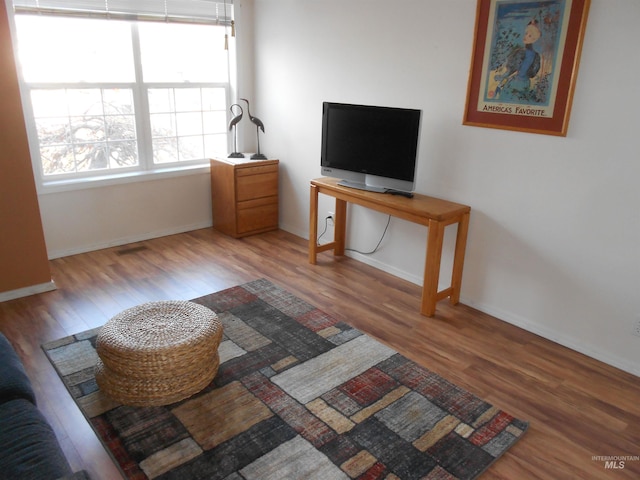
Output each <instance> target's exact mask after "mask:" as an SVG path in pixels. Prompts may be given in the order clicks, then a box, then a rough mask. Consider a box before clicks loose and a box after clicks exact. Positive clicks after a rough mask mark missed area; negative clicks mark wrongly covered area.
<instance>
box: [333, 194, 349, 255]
mask: <svg viewBox="0 0 640 480" xmlns="http://www.w3.org/2000/svg"><path fill="white" fill-rule="evenodd" d="M334 221H335V226H334V230H333V240H334V242H335V247H334V249H333V254H334V255H344V248H345V244H346V241H347V240H346V237H347V202H346V201H344V200H340V199H338V198H336V216H335V218H334Z"/></svg>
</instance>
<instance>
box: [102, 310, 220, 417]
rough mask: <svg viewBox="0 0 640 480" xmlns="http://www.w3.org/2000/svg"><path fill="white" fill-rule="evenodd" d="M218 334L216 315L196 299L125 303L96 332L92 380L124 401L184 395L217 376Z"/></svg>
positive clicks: (142, 402) (161, 401)
mask: <svg viewBox="0 0 640 480" xmlns="http://www.w3.org/2000/svg"><path fill="white" fill-rule="evenodd" d="M221 339H222V324H221V323H220V322H219V321H218V317H217V315H216V314H215V313H214V312H212V311H211V310H210V309H208V308H206V307H204V306H202V305H198V304H197V303H193V302H187V301H162V302H150V303H144V304H142V305H139V306H137V307H133V308H129V309H127V310H125V311H123V312H121V313H119V314H118V315H116V316H115V317H113V318H112V319H110V320H109V321H108V322H107V323H106V324H105V325H104V326H103V327H102V329H101V330H100V332H99V333H98V338H97V340H96V351H97V352H98V356H99V357H100V360H98V364H97V366H96V381H97V383H98V386H99V387H100V390H102V391H103V392H104V393H106V394H107V395H109V396H110V397H111V398H113V399H114V400H116V401H118V402H120V403H122V404H124V405H134V406H158V405H168V404H170V403H174V402H177V401H180V400H183V399H185V398H187V397H190V396H191V395H193V394H195V393H197V392H199V391H200V390H202V389H203V388H204V387H206V386H207V385H208V384H209V383H210V382H211V381H212V380H213V378H214V377H215V375H216V373H217V372H218V366H219V364H220V359H219V357H218V346H219V345H220V340H221Z"/></svg>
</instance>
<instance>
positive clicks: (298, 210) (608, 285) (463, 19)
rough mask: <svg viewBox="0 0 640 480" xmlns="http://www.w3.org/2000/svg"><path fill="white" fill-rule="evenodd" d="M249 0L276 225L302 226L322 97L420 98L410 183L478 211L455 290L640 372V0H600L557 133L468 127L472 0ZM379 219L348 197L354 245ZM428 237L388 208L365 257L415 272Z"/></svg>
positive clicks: (304, 230)
mask: <svg viewBox="0 0 640 480" xmlns="http://www.w3.org/2000/svg"><path fill="white" fill-rule="evenodd" d="M254 1H255V3H254V6H255V14H254V18H255V26H256V30H255V78H256V87H255V88H256V91H255V105H256V106H255V108H254V113H255V114H256V115H258V116H259V117H260V118H262V120H263V121H264V123H265V125H266V128H267V133H266V135H265V136H264V140H263V141H262V142H263V143H262V146H263V151H265V152H266V153H267V154H268V155H270V156H274V157H276V158H280V160H281V172H282V182H281V195H282V202H281V214H280V215H281V227H282V228H284V229H286V230H289V231H291V232H294V233H297V234H299V235H301V236H304V237H306V236H307V235H308V207H309V199H308V184H309V179H311V178H314V177H318V176H319V161H320V160H319V152H320V133H321V132H320V120H321V103H322V101H325V100H330V101H344V102H351V103H366V104H380V105H392V106H405V107H412V108H421V109H423V111H424V116H423V127H422V144H421V152H420V158H419V169H418V187H417V191H419V192H421V193H425V194H430V195H434V196H440V197H443V198H447V199H450V200H453V201H457V202H461V203H466V204H468V205H471V207H472V215H471V225H470V232H469V243H468V248H467V257H466V263H465V272H464V277H463V289H462V301H463V302H464V303H467V304H470V305H472V306H475V307H477V308H479V309H481V310H483V311H486V312H488V313H491V314H494V315H496V316H498V317H499V318H502V319H504V320H506V321H508V322H511V323H514V324H516V325H520V326H522V327H524V328H526V329H528V330H531V331H533V332H536V333H540V334H541V335H543V336H545V337H547V338H550V339H553V340H556V341H558V342H560V343H562V344H565V345H567V346H569V347H572V348H574V349H577V350H579V351H582V352H584V353H587V354H588V355H591V356H593V357H596V358H598V359H600V360H603V361H605V362H607V363H610V364H613V365H615V366H618V367H620V368H622V369H624V370H627V371H630V372H633V373H635V374H637V375H640V337H636V336H632V334H631V333H632V331H633V325H634V323H635V322H637V321H639V320H640V300H639V298H640V297H639V295H638V292H637V289H638V285H640V279H639V278H638V277H639V274H640V252H639V245H640V222H639V220H640V216H639V214H638V207H639V206H640V194H639V190H638V188H637V182H638V179H640V160H639V157H638V152H639V151H640V121H639V120H638V119H639V118H640V117H639V116H638V112H639V111H640V95H638V92H639V90H638V85H637V79H638V76H639V75H640V64H639V63H638V62H637V59H638V55H637V48H636V43H637V42H636V37H637V35H636V34H635V30H636V28H637V25H638V21H639V20H640V2H638V1H637V0H616V1H615V2H610V1H609V0H593V1H592V5H591V12H590V16H589V22H588V25H587V31H586V37H585V42H584V48H583V52H582V60H581V64H580V72H579V76H578V81H577V88H576V92H575V97H574V102H573V110H572V115H571V122H570V125H569V131H568V136H567V137H554V136H548V135H537V134H528V133H520V132H510V131H503V130H493V129H485V128H478V127H469V126H463V125H462V124H461V123H462V122H461V121H462V115H463V110H464V104H465V96H466V88H467V76H468V69H469V62H470V55H471V47H472V37H473V29H474V22H475V8H476V1H475V0H447V1H434V0H428V1H425V0H397V1H394V2H392V4H390V3H389V2H386V1H381V0H366V1H365V0H350V1H344V0H309V1H304V2H300V1H296V0H254ZM244 3H249V2H248V1H247V2H244ZM390 5H391V7H392V8H390ZM321 208H322V211H321V213H324V212H325V211H328V210H330V209H331V205H330V203H328V202H327V201H323V202H322V204H321ZM385 222H386V217H384V216H382V215H380V214H377V213H374V212H368V211H366V210H361V209H357V208H356V209H353V211H352V215H351V223H350V227H349V228H350V236H349V244H350V246H352V247H355V248H360V249H364V250H366V249H368V248H371V247H373V246H374V245H375V243H376V242H377V239H378V238H379V235H380V234H381V233H382V230H383V228H384V224H385ZM452 237H453V235H452V233H451V232H448V239H447V242H446V249H447V252H448V253H447V262H450V252H451V240H452ZM425 238H426V229H424V228H423V227H419V226H416V225H412V224H408V223H405V222H403V221H400V220H392V226H391V227H390V232H389V233H388V236H387V238H386V239H385V241H384V243H383V248H382V250H381V251H380V252H379V253H377V254H375V255H374V256H373V257H372V258H368V257H367V258H363V257H362V256H358V258H360V259H363V261H367V262H369V263H372V264H374V265H376V266H378V267H380V268H383V269H384V270H387V271H389V272H391V273H394V274H396V275H399V276H401V277H404V278H407V279H409V280H412V281H414V282H415V283H421V282H422V268H423V261H424V245H425ZM447 262H445V266H446V265H447Z"/></svg>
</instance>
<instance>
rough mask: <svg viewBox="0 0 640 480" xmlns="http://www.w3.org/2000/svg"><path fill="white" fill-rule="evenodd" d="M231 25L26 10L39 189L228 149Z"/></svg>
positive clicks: (24, 43) (23, 37)
mask: <svg viewBox="0 0 640 480" xmlns="http://www.w3.org/2000/svg"><path fill="white" fill-rule="evenodd" d="M103 3H104V2H103ZM160 3H162V2H160ZM225 23H226V22H222V24H220V25H211V24H197V23H171V22H169V23H167V22H146V21H130V20H128V19H122V20H114V19H109V20H107V19H102V18H90V17H89V16H86V17H85V16H82V15H81V16H78V17H75V16H74V17H67V16H59V15H30V14H21V13H20V10H19V9H18V11H17V12H16V15H15V25H16V37H17V45H18V61H19V63H20V67H21V69H22V76H23V80H24V83H25V85H24V87H25V90H26V92H27V99H26V101H27V103H28V104H29V106H28V108H27V109H26V115H25V117H26V121H27V123H28V125H29V127H30V128H29V130H30V133H31V134H32V136H34V137H36V136H37V145H38V152H33V153H34V157H36V158H34V163H35V170H36V176H37V177H39V180H40V183H41V184H42V185H48V184H55V183H59V182H60V181H63V182H65V181H68V182H78V181H83V180H87V179H91V180H94V179H96V178H105V177H109V178H112V177H114V176H122V175H128V174H136V173H141V172H143V173H144V172H154V171H159V170H166V169H171V168H181V167H185V166H189V167H190V166H193V165H198V164H203V163H204V161H205V159H208V158H209V157H211V156H213V155H214V153H215V152H220V151H226V150H227V142H228V129H227V112H228V103H229V102H228V98H229V96H230V93H229V90H230V85H229V57H228V52H229V51H228V50H226V49H225V48H224V45H225V34H226V33H227V31H226V30H227V27H226V26H225ZM34 140H35V138H34V139H32V145H34V144H35V143H36V142H35V141H34ZM36 153H38V154H36Z"/></svg>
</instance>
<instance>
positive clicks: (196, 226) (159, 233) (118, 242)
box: [48, 221, 213, 260]
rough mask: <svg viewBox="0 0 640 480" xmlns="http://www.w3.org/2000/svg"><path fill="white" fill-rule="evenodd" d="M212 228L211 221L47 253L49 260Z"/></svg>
mask: <svg viewBox="0 0 640 480" xmlns="http://www.w3.org/2000/svg"><path fill="white" fill-rule="evenodd" d="M211 226H213V223H212V222H211V221H207V222H202V223H195V224H192V225H183V226H180V227H175V228H170V229H166V230H156V231H155V232H147V233H143V234H139V235H131V236H129V237H121V238H114V239H111V240H108V241H105V242H100V243H93V244H88V245H78V246H76V247H72V248H68V249H62V250H51V251H50V252H48V256H49V260H53V259H54V258H61V257H68V256H70V255H77V254H79V253H87V252H93V251H96V250H102V249H104V248H111V247H119V246H120V245H127V244H129V243H135V242H142V241H144V240H151V239H152V238H159V237H166V236H168V235H176V234H178V233H184V232H190V231H192V230H200V229H201V228H209V227H211Z"/></svg>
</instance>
